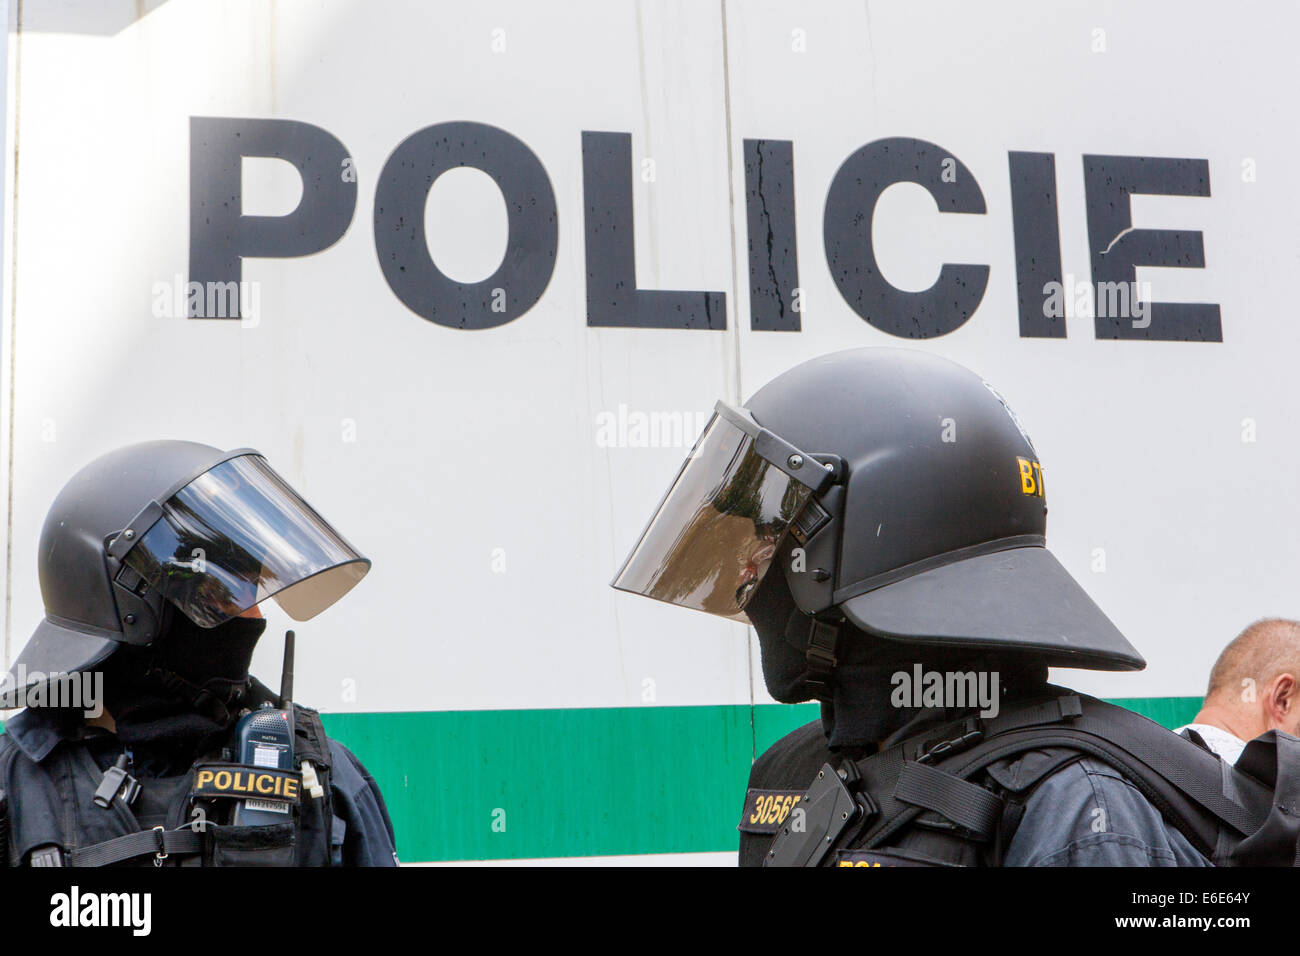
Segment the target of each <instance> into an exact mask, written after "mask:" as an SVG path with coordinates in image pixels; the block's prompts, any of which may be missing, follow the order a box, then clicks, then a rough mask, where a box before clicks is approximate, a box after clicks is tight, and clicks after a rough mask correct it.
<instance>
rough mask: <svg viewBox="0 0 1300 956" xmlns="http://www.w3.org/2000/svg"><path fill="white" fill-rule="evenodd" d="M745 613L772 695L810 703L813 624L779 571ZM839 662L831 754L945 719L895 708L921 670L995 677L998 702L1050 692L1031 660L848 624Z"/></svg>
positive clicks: (828, 708)
mask: <svg viewBox="0 0 1300 956" xmlns="http://www.w3.org/2000/svg"><path fill="white" fill-rule="evenodd" d="M745 612H746V614H747V615H748V617H749V619H750V620H751V621H752V622H753V624H754V630H755V631H757V632H758V643H759V648H760V653H761V655H762V664H763V680H764V682H765V683H766V684H767V689H768V693H770V694H771V695H772V696H773V697H774V698H776V699H777V700H779V701H781V702H782V703H788V704H794V703H799V702H801V701H806V700H810V699H811V698H812V696H813V694H812V691H811V689H810V687H809V685H808V677H809V674H808V661H807V658H806V656H805V655H806V652H807V650H808V638H809V628H810V624H811V621H810V618H809V616H808V615H807V614H804V613H803V612H802V611H800V610H799V608H798V606H797V605H796V604H795V602H794V598H793V596H792V595H791V594H790V587H789V585H788V584H787V583H786V579H785V573H784V570H783V569H782V568H781V567H779V566H775V567H773V568H772V569H771V570H770V571H769V572H768V574H767V575H766V577H764V579H763V582H762V584H761V585H760V586H759V588H758V590H757V591H756V592H755V594H754V596H753V597H752V598H751V600H750V602H749V604H748V606H747V607H746V609H745ZM836 658H837V661H838V663H837V664H836V666H835V670H834V672H833V673H832V675H831V696H832V699H831V700H830V701H827V702H823V703H822V723H823V726H824V727H825V730H826V736H827V738H828V741H829V743H830V746H831V748H832V749H839V748H845V747H863V746H868V745H874V744H876V743H879V742H881V741H884V740H885V739H887V738H888V737H890V736H891V735H893V734H894V733H896V732H897V731H898V730H900V729H901V728H902V727H903V726H904V725H906V724H909V723H911V722H913V721H915V720H917V718H920V717H923V716H925V715H926V714H927V712H931V713H933V715H934V717H935V718H936V719H944V718H945V716H946V714H945V711H944V709H943V708H927V707H914V706H895V705H894V703H893V695H894V690H895V686H896V685H895V683H894V675H896V674H898V673H899V672H900V671H904V672H909V673H910V672H911V671H912V669H913V668H914V667H915V666H916V665H918V664H919V665H920V666H921V668H922V670H923V671H977V672H979V671H984V672H996V673H997V674H998V692H999V698H1000V699H1006V698H1007V697H1009V696H1015V697H1022V696H1026V695H1028V694H1031V693H1034V692H1036V691H1038V690H1045V685H1046V681H1047V667H1046V665H1044V664H1042V663H1041V662H1039V661H1037V660H1035V659H1034V658H1033V657H1032V656H1027V655H1017V654H1007V653H1003V654H1000V655H994V654H991V653H990V652H989V651H987V650H983V649H969V650H962V649H959V648H953V647H935V646H926V645H920V644H907V643H902V642H899V641H891V640H888V639H886V638H882V637H879V636H877V635H874V634H869V633H867V632H865V631H863V630H860V629H859V628H857V627H854V626H853V625H852V624H850V623H849V622H847V621H845V622H843V623H841V624H840V635H839V642H838V644H837V648H836Z"/></svg>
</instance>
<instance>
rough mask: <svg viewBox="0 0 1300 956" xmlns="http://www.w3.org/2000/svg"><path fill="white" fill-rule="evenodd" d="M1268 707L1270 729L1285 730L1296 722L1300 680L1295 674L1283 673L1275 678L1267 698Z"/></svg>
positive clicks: (1299, 698) (1270, 685) (1299, 702)
mask: <svg viewBox="0 0 1300 956" xmlns="http://www.w3.org/2000/svg"><path fill="white" fill-rule="evenodd" d="M1265 705H1266V707H1267V708H1268V714H1267V716H1268V729H1270V730H1272V729H1274V728H1277V729H1279V730H1285V729H1286V728H1287V727H1290V726H1292V725H1293V724H1294V723H1295V718H1296V712H1297V709H1298V708H1300V682H1297V681H1296V678H1295V675H1294V674H1289V673H1282V674H1279V675H1278V676H1277V677H1275V678H1273V680H1272V682H1271V683H1270V684H1269V687H1268V696H1267V698H1266V699H1265Z"/></svg>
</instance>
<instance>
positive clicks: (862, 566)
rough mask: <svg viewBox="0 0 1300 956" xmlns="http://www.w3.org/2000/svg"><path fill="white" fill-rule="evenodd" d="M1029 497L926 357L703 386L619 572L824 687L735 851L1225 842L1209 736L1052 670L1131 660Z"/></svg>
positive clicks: (1023, 452) (1168, 848) (803, 681)
mask: <svg viewBox="0 0 1300 956" xmlns="http://www.w3.org/2000/svg"><path fill="white" fill-rule="evenodd" d="M1046 514H1047V508H1046V499H1045V494H1044V489H1043V475H1042V467H1041V465H1040V463H1039V460H1038V455H1037V453H1036V452H1035V450H1034V446H1033V444H1032V443H1031V442H1030V439H1029V436H1028V434H1027V433H1026V432H1025V429H1024V428H1023V426H1022V425H1021V423H1020V421H1019V419H1018V418H1017V417H1016V415H1015V414H1014V413H1013V412H1012V411H1011V409H1010V408H1009V407H1008V405H1007V404H1006V402H1005V401H1004V400H1003V399H1002V397H1001V396H1000V395H999V394H998V393H997V392H996V391H995V390H994V389H993V388H992V386H990V385H989V384H988V383H987V382H985V381H983V380H982V379H981V378H980V377H979V376H978V375H976V374H974V373H973V372H971V371H969V370H967V369H965V368H963V367H961V366H959V365H957V364H955V363H953V362H950V361H947V360H945V359H943V358H940V357H937V356H935V355H932V354H928V353H923V352H917V351H907V350H893V349H874V348H873V349H858V350H852V351H846V352H840V353H836V354H832V355H826V356H823V357H821V358H818V359H814V360H812V361H809V362H806V363H804V364H802V365H799V366H797V367H796V368H794V369H792V370H790V371H788V372H786V373H785V374H783V375H780V376H778V377H777V378H776V379H774V380H773V381H772V382H770V383H769V384H768V385H766V386H765V387H763V388H762V389H760V390H759V391H758V392H757V394H755V395H754V396H753V397H752V398H751V399H750V401H749V402H748V403H747V404H746V406H745V407H743V408H735V407H732V406H730V405H728V404H726V403H725V402H719V403H718V405H717V408H716V411H715V414H714V416H713V418H712V419H711V421H710V422H709V424H708V426H707V427H706V428H705V431H704V433H703V434H702V435H701V437H700V439H699V440H698V442H697V443H696V445H695V448H694V450H693V451H692V453H691V455H690V457H689V458H688V460H687V462H686V463H685V464H684V465H683V467H682V470H681V472H680V473H679V474H678V476H677V478H676V480H675V481H674V483H673V484H672V486H671V487H670V489H669V491H668V493H667V495H666V496H665V498H664V500H663V502H662V503H661V504H660V506H659V508H658V510H657V511H656V512H655V514H654V516H653V517H652V518H651V520H650V522H649V524H648V525H647V527H646V529H645V531H644V532H643V534H642V536H641V538H640V539H639V540H638V542H637V543H636V545H635V546H634V547H633V549H632V551H631V553H630V554H629V556H628V558H627V560H626V562H625V563H624V565H623V567H622V569H621V570H620V572H619V573H618V575H617V576H616V578H615V580H614V582H613V586H614V587H616V588H619V589H621V590H625V591H630V592H633V593H637V594H642V595H645V596H648V597H652V598H656V599H658V600H661V601H667V602H670V603H673V604H677V605H680V606H683V607H687V608H692V609H695V610H700V611H705V612H708V613H711V614H715V615H720V616H723V617H727V618H730V619H732V620H736V621H741V622H744V623H748V624H751V625H752V626H753V627H754V629H755V631H756V632H757V635H758V641H759V644H760V647H761V653H762V668H763V677H764V680H765V683H766V684H767V687H768V690H769V691H770V692H771V694H772V696H773V697H775V698H776V699H777V700H779V701H783V702H788V703H797V702H800V701H805V700H809V699H814V698H815V699H817V700H820V701H821V703H822V719H821V720H820V721H817V722H814V723H812V724H809V725H807V726H805V727H803V728H800V729H799V730H796V731H795V732H794V733H792V734H790V735H789V736H787V737H786V738H785V739H783V740H781V741H779V742H778V743H777V744H775V745H774V746H773V747H772V748H771V749H770V750H768V751H767V752H766V753H765V754H763V755H762V756H760V757H759V759H758V760H757V761H756V763H755V764H754V766H753V769H752V773H751V777H750V789H749V792H748V794H747V799H746V803H745V806H744V813H743V815H742V819H741V824H740V830H741V848H740V858H741V862H742V864H751V865H754V864H759V863H766V864H768V865H781V864H798V865H836V864H838V865H1064V864H1080V865H1086V864H1102V865H1140V866H1152V865H1156V866H1163V865H1184V866H1204V865H1209V860H1210V858H1212V857H1214V855H1215V854H1216V846H1217V849H1218V851H1222V846H1218V843H1219V838H1218V829H1219V828H1220V827H1221V826H1222V822H1221V820H1220V819H1219V817H1220V816H1224V815H1231V813H1232V812H1234V811H1233V810H1232V809H1231V808H1226V807H1225V802H1224V800H1223V799H1222V793H1216V792H1214V791H1215V789H1216V787H1217V786H1218V783H1217V782H1218V779H1219V778H1218V771H1217V768H1214V767H1210V766H1209V765H1208V764H1206V763H1205V759H1206V755H1205V754H1204V753H1203V752H1195V753H1189V752H1188V751H1187V749H1186V748H1181V749H1180V746H1179V744H1180V740H1179V738H1176V737H1175V735H1173V734H1171V733H1169V732H1168V731H1166V730H1165V729H1164V728H1161V727H1159V726H1157V725H1155V724H1153V723H1151V722H1149V721H1146V720H1145V719H1144V718H1140V717H1138V716H1136V715H1133V714H1129V713H1128V712H1126V711H1120V710H1119V708H1112V707H1109V706H1108V705H1105V704H1103V703H1102V702H1100V701H1096V700H1093V699H1092V698H1089V697H1086V696H1084V695H1080V694H1075V693H1073V692H1072V691H1069V690H1067V689H1064V688H1059V687H1054V686H1052V685H1049V684H1048V683H1047V667H1048V666H1049V665H1056V666H1064V667H1076V668H1090V669H1097V670H1135V669H1140V668H1142V667H1143V666H1145V665H1144V661H1143V659H1142V657H1141V655H1140V654H1138V652H1137V651H1136V650H1135V649H1134V648H1133V647H1132V646H1131V645H1130V644H1129V642H1128V641H1127V640H1126V639H1125V638H1124V636H1123V635H1122V634H1121V633H1120V632H1119V631H1118V630H1117V629H1116V628H1115V626H1114V625H1113V624H1112V623H1111V622H1110V621H1109V620H1108V619H1107V617H1106V616H1105V615H1104V614H1103V613H1102V611H1101V610H1100V609H1099V608H1098V607H1097V606H1096V605H1095V604H1094V603H1093V601H1092V600H1091V599H1090V598H1089V597H1088V596H1087V594H1085V593H1084V591H1083V589H1082V588H1081V587H1080V586H1079V585H1078V584H1077V583H1076V582H1075V581H1074V580H1073V579H1072V578H1071V577H1070V575H1069V573H1068V572H1067V571H1066V570H1065V569H1064V568H1063V567H1062V566H1061V565H1060V563H1059V562H1058V561H1057V560H1056V559H1055V557H1053V555H1052V554H1051V553H1050V552H1049V551H1048V550H1047V548H1046V540H1045V531H1046ZM954 676H955V677H956V680H954V679H953V677H954ZM981 682H982V683H981ZM922 685H923V686H922ZM977 688H978V689H982V690H983V691H985V692H986V696H985V697H983V698H980V699H978V700H977V699H976V698H977V697H978V696H979V695H978V694H977V693H976V691H977ZM963 689H964V690H966V691H967V692H968V693H966V694H964V695H963ZM963 696H964V699H962V698H963ZM1191 749H1192V750H1195V749H1196V748H1191ZM1189 766H1190V767H1191V768H1192V769H1191V770H1190V771H1189V774H1190V775H1191V776H1198V775H1200V776H1202V777H1204V779H1209V780H1211V781H1212V783H1211V784H1210V785H1209V786H1208V787H1206V788H1202V787H1199V786H1197V787H1190V788H1188V789H1190V790H1194V791H1196V792H1195V793H1192V794H1191V795H1189V794H1188V793H1186V792H1184V791H1183V790H1180V789H1179V788H1178V787H1177V786H1175V785H1173V784H1170V783H1169V779H1170V778H1177V777H1179V774H1180V772H1181V771H1182V769H1185V768H1187V767H1189ZM1186 775H1187V774H1185V775H1184V776H1186ZM1266 799H1267V798H1266V796H1265V797H1263V798H1262V800H1265V801H1266ZM1264 805H1265V804H1264V803H1263V802H1261V807H1262V806H1264ZM773 807H775V808H776V812H773V809H772V808H773ZM1237 809H1240V808H1237ZM1261 812H1262V811H1261ZM1216 814H1218V816H1216ZM1238 826H1239V830H1238V836H1237V838H1238V839H1239V838H1240V833H1241V832H1242V831H1244V830H1245V829H1247V827H1246V826H1245V825H1242V824H1240V822H1239V823H1238Z"/></svg>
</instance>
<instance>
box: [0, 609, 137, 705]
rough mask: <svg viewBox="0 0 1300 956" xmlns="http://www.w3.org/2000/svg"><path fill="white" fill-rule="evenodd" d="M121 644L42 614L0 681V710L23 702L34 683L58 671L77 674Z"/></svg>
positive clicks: (44, 679)
mask: <svg viewBox="0 0 1300 956" xmlns="http://www.w3.org/2000/svg"><path fill="white" fill-rule="evenodd" d="M121 646H122V645H121V644H120V643H119V642H118V641H115V640H112V639H111V638H107V637H100V636H98V635H95V634H87V633H86V632H84V631H77V630H73V629H72V628H69V627H64V626H62V625H60V624H55V623H54V622H53V621H51V620H50V619H49V618H45V619H43V620H42V621H41V623H40V624H38V625H37V626H36V632H35V633H34V634H33V635H32V639H31V640H30V641H28V642H27V646H26V647H24V648H23V650H22V653H21V654H19V655H18V659H17V660H15V661H14V665H13V667H12V668H11V669H10V671H9V673H8V674H6V675H5V676H4V680H3V681H0V710H12V709H13V708H15V707H22V706H25V704H24V703H23V701H24V699H25V698H26V697H27V696H29V695H30V694H31V692H32V691H34V690H35V689H36V687H37V686H38V685H41V684H45V683H47V682H48V681H49V680H50V678H52V677H58V676H59V675H62V674H77V673H81V672H83V671H87V670H90V669H91V668H92V667H95V666H96V665H98V664H102V663H103V662H104V661H105V660H107V659H108V657H109V655H110V654H112V653H113V652H114V651H115V650H117V649H118V648H119V647H121ZM20 677H21V680H20Z"/></svg>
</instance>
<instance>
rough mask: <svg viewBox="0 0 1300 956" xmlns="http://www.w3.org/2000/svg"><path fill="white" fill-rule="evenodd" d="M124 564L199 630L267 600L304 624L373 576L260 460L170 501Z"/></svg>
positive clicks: (226, 465)
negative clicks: (270, 600)
mask: <svg viewBox="0 0 1300 956" xmlns="http://www.w3.org/2000/svg"><path fill="white" fill-rule="evenodd" d="M123 560H124V561H125V563H126V564H128V565H130V566H131V567H132V568H133V569H134V570H135V571H136V572H137V573H139V574H140V575H141V576H142V577H143V578H144V579H145V580H146V581H148V582H149V583H150V584H151V585H152V586H154V587H155V588H157V589H158V590H159V591H160V592H161V593H162V595H163V597H165V598H167V599H168V600H170V601H171V602H172V603H173V604H175V605H176V606H177V607H179V608H180V609H181V610H182V611H184V612H185V613H186V614H187V615H188V616H189V617H190V618H191V619H192V620H193V621H194V622H195V623H196V624H198V625H200V626H202V627H215V626H216V625H218V624H220V623H222V622H223V621H227V620H229V619H230V618H232V617H236V616H237V615H239V614H240V613H242V612H243V611H246V610H247V609H248V608H250V607H252V606H253V605H254V604H259V603H261V602H262V601H264V600H266V599H267V598H269V597H274V598H275V599H276V603H278V604H279V605H280V606H281V607H282V608H284V610H285V612H286V613H288V614H289V616H290V617H292V618H293V619H294V620H297V621H305V620H307V619H308V618H310V617H314V616H315V615H316V614H319V613H320V612H321V611H323V610H325V608H327V607H329V606H330V605H331V604H333V603H334V602H335V601H337V600H338V599H339V598H341V597H342V596H343V595H344V594H346V593H347V592H348V591H350V590H351V589H352V588H353V587H354V586H355V585H356V583H357V582H358V581H360V580H361V579H362V578H363V577H365V575H366V572H367V571H369V570H370V562H369V561H368V560H367V559H365V558H363V557H361V555H359V554H358V553H357V552H356V551H355V550H353V548H352V546H351V545H349V544H348V543H347V542H346V541H344V540H343V538H342V537H340V536H339V534H338V532H336V531H335V530H334V529H333V528H332V527H330V525H329V524H328V522H326V521H325V519H323V518H322V517H321V516H320V515H318V514H317V513H316V512H315V511H314V510H313V509H312V507H311V506H310V505H309V504H307V503H306V502H305V501H303V500H302V498H300V497H299V496H298V494H297V493H296V492H295V491H294V490H293V489H292V488H291V487H289V485H288V484H287V483H286V482H285V481H284V479H283V478H281V477H280V476H279V475H278V474H276V473H275V471H274V470H273V469H272V468H271V466H270V465H268V464H267V463H266V460H265V459H264V458H262V457H261V456H258V455H241V456H240V457H238V458H231V459H229V460H228V461H224V462H222V463H221V464H219V465H217V466H215V467H214V468H212V469H211V470H209V471H207V472H204V473H203V474H202V475H200V476H199V477H198V478H195V479H194V480H193V481H191V482H190V483H189V484H188V485H186V486H185V487H184V488H182V489H181V490H180V491H178V492H176V494H174V495H173V496H172V497H171V498H169V499H168V500H167V501H166V502H165V503H164V504H163V508H162V517H161V518H159V519H158V521H157V523H156V524H154V526H153V527H152V528H150V529H149V530H148V531H147V532H146V533H145V534H144V535H143V536H142V538H141V539H140V541H139V542H138V543H137V544H136V545H135V546H134V547H133V548H131V550H130V551H128V552H127V553H126V555H125V557H124V559H123Z"/></svg>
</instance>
